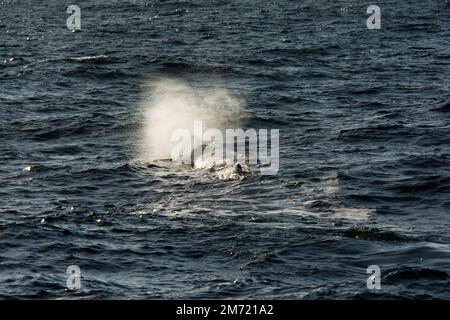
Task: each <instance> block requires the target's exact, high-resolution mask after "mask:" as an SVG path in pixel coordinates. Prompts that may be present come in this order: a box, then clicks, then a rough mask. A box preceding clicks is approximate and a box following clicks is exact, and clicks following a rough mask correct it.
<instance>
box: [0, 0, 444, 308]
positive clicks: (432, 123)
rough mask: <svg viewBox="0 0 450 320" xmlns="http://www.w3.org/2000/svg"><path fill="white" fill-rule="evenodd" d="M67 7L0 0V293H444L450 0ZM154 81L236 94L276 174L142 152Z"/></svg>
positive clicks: (96, 0)
mask: <svg viewBox="0 0 450 320" xmlns="http://www.w3.org/2000/svg"><path fill="white" fill-rule="evenodd" d="M69 4H77V2H76V1H46V2H45V4H44V3H42V4H41V3H37V2H36V1H31V0H27V1H20V2H19V1H11V0H3V1H2V2H1V3H0V111H1V114H0V142H1V143H0V160H1V166H0V179H1V186H0V297H1V298H17V297H19V298H306V299H312V298H344V299H347V298H378V297H384V298H398V297H400V298H450V280H449V274H450V236H449V234H448V230H449V227H450V217H449V213H450V136H449V129H450V120H449V116H450V92H449V83H450V72H449V71H450V69H449V62H450V47H449V43H450V42H449V41H450V31H449V28H450V18H449V16H450V3H449V1H445V0H440V1H432V0H423V1H417V0H410V1H393V0H391V1H382V0H380V1H376V4H377V5H379V6H380V7H381V9H382V29H381V30H368V29H367V28H366V23H365V21H366V19H367V16H368V15H367V14H366V9H367V6H368V5H369V4H372V3H361V1H356V0H355V1H352V0H347V1H344V0H341V1H325V0H305V1H286V0H282V1H268V0H264V1H258V2H255V1H247V0H244V1H242V0H240V1H237V0H232V1H199V0H196V1H151V0H149V1H137V0H136V1H120V2H119V1H99V0H92V1H82V2H78V4H79V5H80V7H81V15H82V20H81V21H82V30H81V32H76V33H71V32H69V30H67V28H66V19H67V17H68V14H66V12H65V11H66V7H67V5H69ZM373 4H375V3H373ZM80 57H84V58H82V59H80ZM160 76H165V77H175V78H178V79H182V80H184V81H186V82H187V83H189V84H190V85H191V86H193V87H198V88H202V87H208V86H211V85H214V86H219V87H222V88H226V89H228V90H230V91H232V92H234V93H235V94H238V95H239V96H241V97H243V98H244V99H245V101H246V103H247V105H248V109H249V111H250V114H251V116H249V117H248V119H247V120H248V122H247V124H246V126H247V127H253V128H269V129H270V128H278V129H280V145H281V151H280V171H279V174H278V175H276V176H260V175H257V174H256V175H252V176H250V177H248V178H246V179H244V180H242V181H220V180H217V179H215V178H214V177H211V175H210V174H209V173H208V172H204V171H192V170H185V169H181V168H176V167H170V166H169V167H166V166H161V165H158V164H157V163H148V162H145V161H140V160H139V155H138V152H137V149H138V141H139V139H140V134H141V128H142V126H143V125H144V124H143V123H142V122H143V121H142V117H141V115H142V110H141V108H142V100H143V99H146V98H145V90H144V89H143V84H144V83H145V82H146V81H151V80H152V79H155V78H158V77H160ZM69 265H78V266H80V268H81V272H82V279H81V284H82V289H81V290H80V291H76V292H68V291H65V288H66V273H65V272H66V268H67V267H68V266H69ZM369 265H378V266H380V268H381V272H382V281H381V283H382V289H381V290H379V291H370V290H368V289H367V287H366V280H367V277H368V275H367V274H366V268H367V267H368V266H369Z"/></svg>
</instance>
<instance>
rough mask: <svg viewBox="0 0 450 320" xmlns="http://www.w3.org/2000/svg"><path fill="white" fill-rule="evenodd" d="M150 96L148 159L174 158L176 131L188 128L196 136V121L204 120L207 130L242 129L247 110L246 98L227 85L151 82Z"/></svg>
mask: <svg viewBox="0 0 450 320" xmlns="http://www.w3.org/2000/svg"><path fill="white" fill-rule="evenodd" d="M146 88H149V90H150V99H149V100H144V101H143V103H142V110H143V122H144V123H143V134H142V141H141V148H140V149H141V153H142V157H143V159H144V160H145V161H154V160H158V159H170V158H171V150H172V148H173V146H174V145H175V142H172V141H171V136H172V133H173V132H174V131H175V130H177V129H185V130H187V131H189V132H190V133H191V136H192V139H200V137H196V136H195V135H194V122H195V121H201V122H202V126H203V130H204V131H205V130H207V129H209V128H216V129H219V130H225V129H233V128H239V127H242V125H243V115H244V114H245V113H246V105H245V103H244V101H243V100H242V99H241V98H239V97H238V96H237V95H235V94H233V93H232V92H230V91H229V90H226V89H223V88H216V87H213V88H211V87H210V88H194V87H192V86H190V85H189V84H187V83H186V82H184V81H181V80H177V79H168V78H166V79H160V80H157V81H154V82H150V83H149V84H148V85H147V86H146ZM193 145H194V144H193Z"/></svg>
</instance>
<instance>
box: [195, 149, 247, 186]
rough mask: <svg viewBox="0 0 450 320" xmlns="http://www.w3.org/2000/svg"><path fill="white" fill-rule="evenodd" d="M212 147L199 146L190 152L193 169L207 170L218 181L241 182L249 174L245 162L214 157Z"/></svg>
mask: <svg viewBox="0 0 450 320" xmlns="http://www.w3.org/2000/svg"><path fill="white" fill-rule="evenodd" d="M213 148H214V147H213V146H212V145H205V144H203V145H201V146H199V147H198V148H197V149H196V150H193V151H192V152H191V166H192V168H194V169H203V170H209V171H210V172H212V173H214V175H215V176H216V177H217V178H219V179H220V180H242V179H244V178H245V177H247V176H249V175H250V174H251V170H250V167H249V165H248V163H246V162H239V161H236V160H235V159H224V158H222V157H217V156H215V154H214V152H213Z"/></svg>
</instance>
